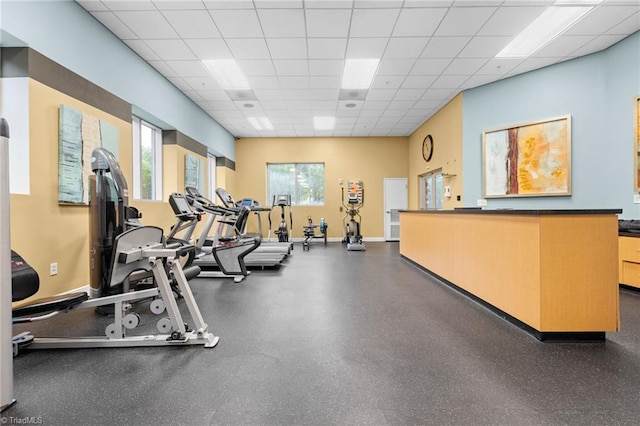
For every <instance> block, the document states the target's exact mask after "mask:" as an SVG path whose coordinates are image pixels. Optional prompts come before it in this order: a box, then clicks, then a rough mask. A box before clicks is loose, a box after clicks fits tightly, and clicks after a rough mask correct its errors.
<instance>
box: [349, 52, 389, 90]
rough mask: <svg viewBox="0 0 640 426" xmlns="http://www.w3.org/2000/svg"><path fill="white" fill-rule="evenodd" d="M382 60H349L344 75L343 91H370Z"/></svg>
mask: <svg viewBox="0 0 640 426" xmlns="http://www.w3.org/2000/svg"><path fill="white" fill-rule="evenodd" d="M379 62H380V59H347V60H346V61H345V64H344V72H343V74H342V88H343V89H368V88H369V86H371V82H372V81H373V77H374V76H375V74H376V70H377V69H378V63H379Z"/></svg>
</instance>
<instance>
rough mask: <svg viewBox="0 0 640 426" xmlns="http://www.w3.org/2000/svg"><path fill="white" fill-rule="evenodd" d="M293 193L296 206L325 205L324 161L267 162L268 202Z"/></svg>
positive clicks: (292, 197)
mask: <svg viewBox="0 0 640 426" xmlns="http://www.w3.org/2000/svg"><path fill="white" fill-rule="evenodd" d="M276 195H291V204H292V205H294V206H322V205H324V163H289V164H267V202H268V203H271V202H272V201H273V197H274V196H276Z"/></svg>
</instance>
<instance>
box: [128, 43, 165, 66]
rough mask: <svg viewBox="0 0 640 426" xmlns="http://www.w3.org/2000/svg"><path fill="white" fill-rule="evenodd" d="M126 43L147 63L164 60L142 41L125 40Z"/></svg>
mask: <svg viewBox="0 0 640 426" xmlns="http://www.w3.org/2000/svg"><path fill="white" fill-rule="evenodd" d="M124 42H125V43H126V44H127V46H129V47H130V48H131V49H133V51H134V52H136V53H137V54H138V55H139V56H140V57H141V58H142V59H144V60H145V61H147V62H149V61H160V60H162V58H160V56H158V54H157V53H156V52H154V51H153V50H152V49H151V48H150V47H149V46H147V44H146V43H145V42H144V41H142V40H124Z"/></svg>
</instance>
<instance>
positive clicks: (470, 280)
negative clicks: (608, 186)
mask: <svg viewBox="0 0 640 426" xmlns="http://www.w3.org/2000/svg"><path fill="white" fill-rule="evenodd" d="M617 212H618V211H609V210H606V211H604V210H598V211H589V212H584V211H570V212H568V211H543V212H531V211H508V212H496V211H482V212H468V211H467V212H451V211H449V212H422V211H420V212H414V211H404V212H401V214H400V254H401V255H402V257H403V258H405V259H407V260H409V261H411V262H412V263H414V264H416V265H417V266H419V267H420V268H422V269H424V270H425V271H427V272H428V273H429V274H431V275H433V276H435V277H436V278H438V279H439V280H440V281H442V282H443V283H445V284H447V285H449V286H451V287H453V288H455V289H456V290H458V291H460V292H461V293H463V294H465V295H467V296H469V297H471V298H473V299H474V300H476V301H478V302H480V303H481V304H483V305H484V306H486V307H487V308H489V309H492V310H493V311H495V312H496V313H498V315H500V316H501V317H503V318H505V319H506V320H508V321H510V322H512V323H514V324H516V325H518V326H519V327H520V328H522V329H524V330H526V331H528V332H529V333H531V334H532V335H533V336H535V337H536V338H538V339H540V340H544V341H594V340H603V339H604V337H605V333H606V332H611V331H617V330H618V327H619V307H618V297H619V296H618V255H617V253H618V247H617V245H618V239H617V238H618V235H617V232H618V229H617V228H618V227H617V216H616V214H615V213H617Z"/></svg>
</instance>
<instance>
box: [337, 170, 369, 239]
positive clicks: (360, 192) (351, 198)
mask: <svg viewBox="0 0 640 426" xmlns="http://www.w3.org/2000/svg"><path fill="white" fill-rule="evenodd" d="M363 204H364V187H363V184H362V181H361V180H350V181H349V182H348V184H347V202H346V203H345V200H344V187H342V205H343V206H344V208H345V209H346V212H347V214H346V215H345V216H344V218H343V219H342V223H343V226H344V239H343V240H342V242H343V243H346V244H347V250H348V251H365V250H366V249H365V246H364V243H363V242H362V234H361V233H360V226H361V223H362V217H361V216H360V209H361V208H362V206H363Z"/></svg>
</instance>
